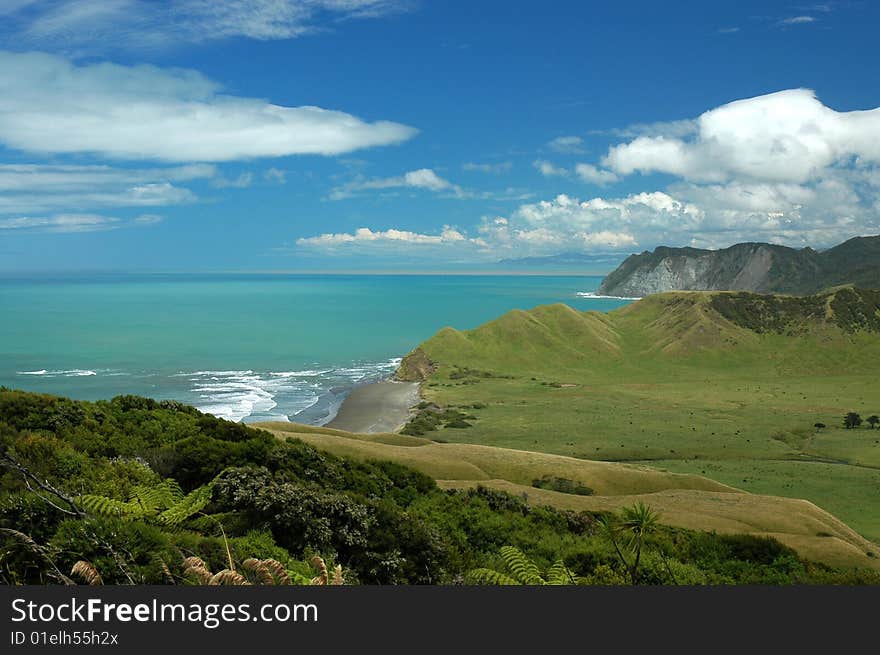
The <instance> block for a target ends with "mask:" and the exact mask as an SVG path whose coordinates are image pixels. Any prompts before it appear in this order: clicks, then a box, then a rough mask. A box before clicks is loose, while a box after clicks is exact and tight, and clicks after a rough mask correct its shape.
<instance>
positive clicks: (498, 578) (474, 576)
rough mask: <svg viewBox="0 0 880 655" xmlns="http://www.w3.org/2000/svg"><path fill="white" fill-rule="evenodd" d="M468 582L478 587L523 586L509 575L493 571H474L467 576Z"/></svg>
mask: <svg viewBox="0 0 880 655" xmlns="http://www.w3.org/2000/svg"><path fill="white" fill-rule="evenodd" d="M467 580H468V582H469V583H470V584H477V585H496V586H506V585H511V586H512V585H521V584H522V583H521V582H520V581H519V580H515V579H514V578H511V577H510V576H509V575H505V574H504V573H500V572H498V571H493V570H492V569H474V570H473V571H469V572H468V574H467Z"/></svg>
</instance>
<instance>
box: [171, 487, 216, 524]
mask: <svg viewBox="0 0 880 655" xmlns="http://www.w3.org/2000/svg"><path fill="white" fill-rule="evenodd" d="M213 494H214V485H213V484H206V485H204V486H201V487H199V488H198V489H195V490H194V491H191V492H190V493H189V494H187V495H186V496H184V497H183V498H181V499H180V500H178V501H177V502H176V503H174V505H172V506H171V507H169V508H168V509H166V510H165V511H163V512H162V513H161V514H159V516H158V521H159V523H162V524H163V525H167V526H175V525H180V524H181V523H183V522H184V521H186V520H187V519H188V518H189V517H191V516H193V515H194V514H198V513H199V512H201V511H202V510H203V509H204V508H205V506H206V505H207V504H208V503H210V502H211V497H212V496H213Z"/></svg>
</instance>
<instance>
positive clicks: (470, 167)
mask: <svg viewBox="0 0 880 655" xmlns="http://www.w3.org/2000/svg"><path fill="white" fill-rule="evenodd" d="M461 168H462V170H464V171H471V172H474V171H475V172H478V173H492V174H493V175H500V174H501V173H507V172H508V171H509V170H510V169H511V168H513V163H512V162H509V161H503V162H499V163H497V164H476V163H474V162H467V163H466V164H462V166H461Z"/></svg>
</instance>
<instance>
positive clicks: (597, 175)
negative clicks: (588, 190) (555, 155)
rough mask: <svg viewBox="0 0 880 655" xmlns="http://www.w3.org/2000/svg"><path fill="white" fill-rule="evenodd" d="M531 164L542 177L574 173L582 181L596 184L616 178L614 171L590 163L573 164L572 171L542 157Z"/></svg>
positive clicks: (601, 184) (609, 182) (565, 175)
mask: <svg viewBox="0 0 880 655" xmlns="http://www.w3.org/2000/svg"><path fill="white" fill-rule="evenodd" d="M533 165H534V167H535V168H536V169H538V171H539V172H540V173H541V175H543V176H544V177H572V174H574V175H575V176H576V177H577V178H578V179H580V180H581V181H582V182H587V183H589V184H596V185H598V186H605V185H606V184H613V183H614V182H617V179H618V178H617V175H616V174H615V173H612V172H611V171H606V170H602V169H601V168H597V167H596V166H593V165H592V164H583V163H581V164H575V167H574V171H573V172H572V171H571V170H569V169H567V168H564V167H562V166H557V165H556V164H554V163H552V162H549V161H546V160H543V159H539V160H537V161H535V162H533Z"/></svg>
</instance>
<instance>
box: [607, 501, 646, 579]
mask: <svg viewBox="0 0 880 655" xmlns="http://www.w3.org/2000/svg"><path fill="white" fill-rule="evenodd" d="M599 525H600V527H601V528H602V532H603V534H604V535H605V537H606V538H607V539H608V540H609V541H610V542H611V545H613V546H614V551H615V552H616V553H617V557H618V558H619V559H620V561H621V563H622V564H623V565H624V567H625V568H626V571H627V573H628V574H629V579H630V582H631V583H632V584H633V585H637V584H639V565H640V564H641V560H642V549H643V547H644V541H645V537H646V536H647V535H649V534H651V533H652V532H654V531H655V530H656V529H657V513H656V512H655V511H654V510H652V509H651V508H650V507H648V506H647V505H645V504H644V503H642V502H641V501H640V502H637V503H636V504H635V505H633V506H632V507H624V508H623V511H622V512H621V516H620V517H616V516H615V517H608V516H606V517H603V518H601V519H600V520H599ZM627 552H628V554H627Z"/></svg>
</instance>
